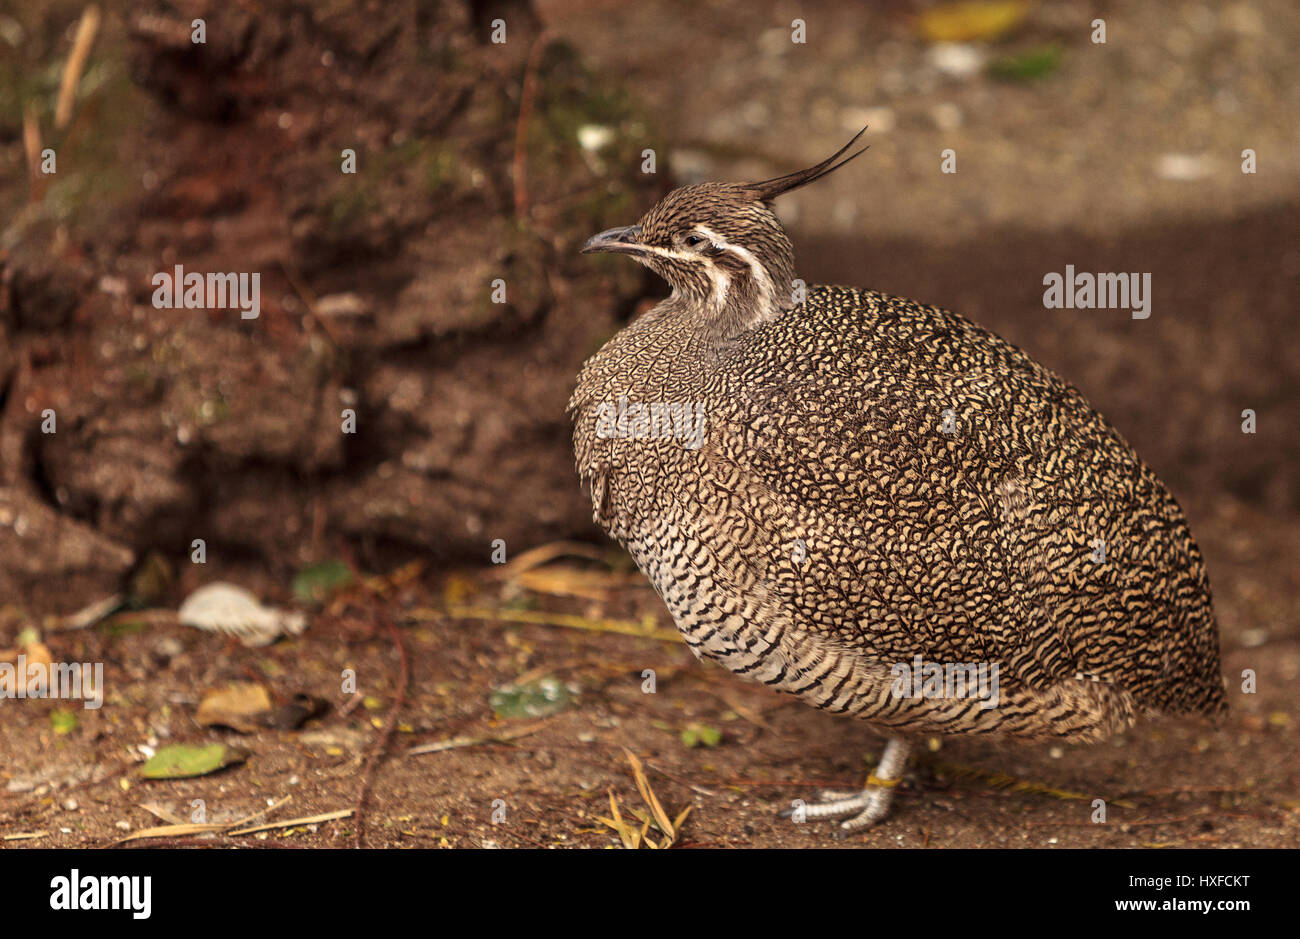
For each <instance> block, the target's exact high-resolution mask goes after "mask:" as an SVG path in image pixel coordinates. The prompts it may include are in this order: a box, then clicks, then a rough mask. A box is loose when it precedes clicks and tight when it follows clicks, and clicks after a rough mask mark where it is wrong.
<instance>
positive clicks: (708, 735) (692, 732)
mask: <svg viewBox="0 0 1300 939" xmlns="http://www.w3.org/2000/svg"><path fill="white" fill-rule="evenodd" d="M681 738H682V743H684V744H686V746H688V747H699V746H705V747H716V746H717V745H718V744H720V743H721V742H722V731H720V730H718V729H717V728H716V727H710V726H709V725H707V724H697V723H690V724H687V725H686V726H685V727H683V728H682V733H681Z"/></svg>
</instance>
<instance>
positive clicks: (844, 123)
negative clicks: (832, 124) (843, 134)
mask: <svg viewBox="0 0 1300 939" xmlns="http://www.w3.org/2000/svg"><path fill="white" fill-rule="evenodd" d="M896 123H897V120H896V119H895V117H894V109H893V108H887V107H875V108H845V109H844V110H843V111H841V112H840V126H841V127H843V128H844V129H845V130H852V131H859V130H862V128H863V127H866V128H867V129H868V130H872V131H875V132H876V133H880V134H887V133H889V132H890V131H891V130H893V129H894V125H895V124H896Z"/></svg>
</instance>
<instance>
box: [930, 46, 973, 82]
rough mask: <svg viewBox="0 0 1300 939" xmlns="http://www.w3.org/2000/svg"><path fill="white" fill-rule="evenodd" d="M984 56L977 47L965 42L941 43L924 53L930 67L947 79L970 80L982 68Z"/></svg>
mask: <svg viewBox="0 0 1300 939" xmlns="http://www.w3.org/2000/svg"><path fill="white" fill-rule="evenodd" d="M985 58H986V56H985V54H984V51H983V50H982V49H980V48H979V47H978V46H973V45H971V44H970V43H965V42H941V43H937V44H935V45H933V46H931V47H930V48H929V49H928V50H927V51H926V53H925V60H926V62H928V63H929V65H930V67H931V68H933V69H935V70H936V71H938V72H941V73H943V74H944V75H947V76H948V77H949V78H958V79H962V78H970V77H971V76H972V75H977V74H978V73H979V71H980V69H982V68H983V67H984V61H985Z"/></svg>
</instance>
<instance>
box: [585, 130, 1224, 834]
mask: <svg viewBox="0 0 1300 939" xmlns="http://www.w3.org/2000/svg"><path fill="white" fill-rule="evenodd" d="M855 139H856V138H855ZM842 152H843V151H841V153H842ZM838 155H839V154H837V155H836V156H838ZM855 155H856V154H855ZM834 159H835V158H834V157H832V159H831V161H826V162H825V163H823V164H819V165H818V166H817V167H813V168H811V169H810V170H807V171H803V173H800V174H791V176H789V177H781V178H779V179H777V180H772V181H768V182H767V183H758V184H749V185H741V186H733V185H724V184H720V183H707V184H704V185H700V186H688V187H685V188H682V189H678V190H675V191H674V192H672V193H670V194H669V195H668V196H667V197H666V198H665V199H664V200H663V201H662V202H661V203H660V204H659V205H657V206H655V207H654V208H653V209H651V210H650V211H649V212H648V213H647V214H646V216H645V217H644V218H643V219H642V220H641V222H640V224H639V225H637V226H633V227H631V228H627V229H614V230H612V231H610V232H604V233H602V234H600V235H597V236H595V237H594V238H592V239H591V240H590V241H589V242H588V244H587V246H586V250H589V251H601V250H603V251H615V252H618V253H626V254H631V255H632V256H634V257H635V258H637V259H638V260H640V261H642V262H643V263H645V264H646V265H647V266H649V267H651V268H652V269H654V270H656V271H657V272H658V273H660V274H661V275H662V276H663V277H665V279H667V280H668V282H669V283H670V284H671V285H672V287H673V293H672V295H671V296H670V297H669V298H668V299H666V300H664V301H663V302H662V303H660V304H659V305H658V306H656V307H655V308H654V309H652V310H650V311H649V312H647V313H645V314H644V315H642V316H641V317H640V318H638V319H637V320H636V321H635V322H633V323H632V324H631V325H630V326H628V327H627V328H626V329H624V330H623V331H622V332H620V333H619V334H618V335H616V336H615V337H614V338H613V339H611V340H610V341H609V342H608V343H607V344H606V345H605V346H604V348H602V349H601V350H600V351H599V352H598V353H597V354H596V355H594V356H593V357H592V358H591V359H589V360H588V361H587V363H586V364H585V365H584V367H583V370H582V373H581V375H580V376H579V378H578V384H577V389H576V390H575V392H574V394H573V398H572V400H571V402H570V412H571V414H572V416H573V418H574V421H575V430H574V444H575V451H576V455H577V463H578V472H579V475H580V477H581V479H582V481H583V482H584V483H585V484H586V485H587V486H589V487H590V491H591V497H592V505H593V509H594V517H595V520H596V521H597V523H598V524H600V525H601V526H602V527H603V528H604V529H605V530H606V531H607V532H609V534H610V535H611V536H613V537H614V538H616V539H618V541H619V542H620V543H622V544H623V545H624V546H625V547H626V548H627V550H628V552H629V553H630V554H631V555H632V557H633V559H634V560H635V561H636V563H637V565H638V567H639V568H640V569H641V570H642V571H643V572H644V573H645V575H646V576H647V577H648V578H649V580H650V582H651V583H652V584H653V585H654V586H655V589H656V590H658V592H659V594H660V595H661V596H662V597H663V599H664V602H665V603H666V604H667V606H668V609H669V611H670V612H671V613H672V615H673V618H674V620H675V621H676V623H677V625H678V627H679V628H680V629H681V631H682V633H683V634H684V636H685V638H686V641H687V642H688V643H689V644H690V646H691V648H692V649H693V650H694V651H695V653H696V654H697V655H699V656H702V657H704V658H709V659H712V660H714V661H717V662H719V663H720V664H722V665H724V666H726V667H727V668H729V669H730V670H732V671H734V672H736V673H738V674H740V675H743V676H745V677H746V678H749V679H752V680H756V681H762V682H764V683H766V684H769V685H771V686H773V687H776V688H778V689H780V690H782V691H786V692H789V693H791V694H794V695H797V696H799V697H800V698H802V699H803V700H804V701H806V702H808V703H809V704H812V705H814V706H815V707H819V708H823V709H825V710H828V711H831V712H834V713H840V714H847V715H851V716H854V717H858V718H861V719H863V720H866V721H868V722H870V723H871V724H872V725H874V726H876V727H878V728H881V729H882V731H884V732H885V733H886V734H887V735H889V736H891V738H893V742H891V744H890V746H889V747H888V748H887V750H886V753H885V757H884V759H883V760H882V764H881V768H880V769H878V770H877V772H876V774H874V776H873V779H872V781H871V785H869V786H868V788H867V789H866V790H865V791H864V792H863V793H859V794H854V795H845V794H832V795H831V801H830V802H829V803H828V804H826V805H820V806H810V807H808V808H807V810H806V811H805V814H806V816H807V817H819V816H837V815H845V814H850V815H853V816H854V817H853V818H851V819H850V820H849V821H847V822H845V823H844V825H843V827H844V828H846V829H852V828H855V827H860V826H862V825H865V824H870V823H871V822H873V821H875V820H876V819H878V818H880V817H882V816H883V815H884V813H885V811H886V809H887V806H888V801H889V798H888V797H889V793H890V792H891V791H892V790H891V788H890V787H892V785H893V784H894V783H895V782H897V779H898V775H899V773H900V772H901V770H902V767H903V764H904V762H905V760H906V751H907V744H906V741H907V740H908V739H909V737H911V736H912V735H915V734H918V733H924V734H934V733H997V734H1005V735H1009V736H1014V737H1021V738H1031V739H1032V738H1058V739H1063V740H1071V741H1081V742H1090V741H1096V740H1100V739H1103V738H1105V737H1106V736H1108V735H1110V734H1111V733H1114V732H1115V731H1117V730H1120V729H1123V728H1125V727H1127V726H1129V725H1130V724H1131V723H1132V721H1133V719H1134V717H1135V715H1137V714H1138V713H1140V712H1142V711H1144V710H1152V711H1167V712H1204V713H1214V712H1218V711H1221V710H1223V709H1224V707H1225V706H1226V704H1225V698H1224V686H1223V681H1222V678H1221V676H1220V673H1219V649H1218V637H1217V632H1216V628H1215V622H1214V614H1213V610H1212V607H1211V600H1210V588H1209V584H1208V581H1207V578H1206V574H1205V568H1204V564H1203V562H1202V559H1201V554H1200V551H1199V550H1198V549H1197V547H1196V544H1195V542H1194V541H1193V540H1192V537H1191V534H1190V533H1189V531H1188V529H1187V524H1186V521H1185V519H1184V517H1183V514H1182V512H1181V511H1180V509H1179V507H1178V505H1177V503H1176V502H1175V501H1174V499H1173V497H1172V496H1170V495H1169V493H1168V492H1167V491H1166V490H1165V488H1164V487H1163V486H1162V485H1161V483H1160V481H1159V480H1158V479H1156V477H1155V475H1154V474H1153V473H1152V471H1151V470H1150V468H1148V467H1147V466H1146V465H1145V464H1144V463H1143V462H1142V461H1141V459H1140V458H1139V457H1138V456H1137V454H1136V453H1134V451H1133V449H1132V448H1131V447H1130V446H1129V445H1128V443H1127V442H1126V441H1125V440H1124V439H1123V438H1122V437H1121V436H1120V435H1119V433H1118V432H1117V431H1116V430H1115V429H1114V428H1112V427H1111V426H1110V424H1109V423H1108V422H1107V421H1106V419H1105V418H1104V417H1102V416H1101V415H1100V414H1099V413H1097V412H1096V411H1095V410H1093V409H1092V408H1091V407H1090V406H1089V404H1088V402H1087V401H1086V400H1085V399H1084V397H1083V395H1082V394H1081V393H1080V392H1079V391H1077V390H1076V389H1075V388H1073V387H1072V386H1070V385H1069V384H1067V383H1066V382H1065V381H1063V380H1062V379H1061V378H1059V377H1058V376H1056V375H1055V374H1053V373H1052V372H1051V371H1049V370H1048V369H1046V368H1044V367H1043V366H1041V365H1039V364H1038V363H1037V362H1035V361H1034V360H1033V359H1031V358H1030V357H1029V356H1028V355H1026V354H1025V353H1024V352H1022V351H1021V350H1020V349H1017V348H1016V347H1015V346H1012V345H1011V344H1009V343H1007V342H1005V341H1003V340H1002V339H1000V338H999V337H997V336H995V335H993V334H992V333H990V332H988V331H986V330H984V329H981V328H980V327H979V326H976V325H975V324H973V323H971V322H969V321H968V320H966V319H964V318H962V317H960V316H957V315H955V314H953V313H949V312H946V311H944V310H940V309H936V308H934V307H930V306H925V305H923V304H919V303H916V302H913V301H911V300H904V299H899V298H896V297H889V296H885V295H882V294H879V293H873V292H868V291H859V290H853V289H846V288H841V287H812V288H809V289H808V290H807V292H806V296H802V295H801V294H800V292H799V284H798V283H797V282H796V281H795V280H794V261H793V251H792V249H791V247H790V242H789V239H788V238H787V237H786V235H785V233H784V231H783V230H782V229H781V226H780V224H779V223H778V222H777V220H776V218H775V216H774V215H773V214H772V212H771V210H770V206H769V204H768V202H769V201H770V200H771V199H772V198H774V197H775V196H776V195H779V194H780V192H781V191H785V189H788V188H792V187H793V186H794V185H801V184H803V183H804V182H807V181H810V180H811V179H815V178H817V177H818V176H820V175H824V174H825V172H829V170H830V169H831V168H834V167H832V166H831V163H832V161H833V160H834ZM637 405H640V406H642V407H641V408H640V409H639V408H638V407H637ZM696 418H699V419H700V420H699V421H698V422H697V421H696ZM917 656H920V661H924V662H928V663H938V664H940V665H950V666H960V665H969V664H984V665H986V666H987V665H991V664H993V663H996V665H997V674H998V683H999V687H998V695H997V697H996V706H992V707H990V706H987V703H988V702H987V701H983V702H981V700H980V699H977V698H975V697H971V696H961V695H955V694H952V693H950V692H951V689H950V688H945V689H944V692H945V693H944V694H943V695H942V696H937V697H936V696H928V695H922V696H915V695H907V694H905V693H900V691H899V687H898V684H897V683H896V682H895V678H896V677H897V676H898V674H899V671H898V668H899V666H900V664H901V665H906V666H912V665H913V664H914V663H916V662H917V661H918V660H917V659H916V657H917ZM981 704H983V705H985V706H981Z"/></svg>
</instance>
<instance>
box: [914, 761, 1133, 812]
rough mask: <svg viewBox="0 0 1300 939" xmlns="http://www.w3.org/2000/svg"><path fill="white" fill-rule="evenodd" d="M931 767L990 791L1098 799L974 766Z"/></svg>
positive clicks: (1129, 805)
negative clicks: (980, 782)
mask: <svg viewBox="0 0 1300 939" xmlns="http://www.w3.org/2000/svg"><path fill="white" fill-rule="evenodd" d="M931 766H932V767H933V768H934V770H935V771H936V772H941V773H947V774H949V775H951V776H957V777H960V778H966V779H982V780H984V782H985V783H987V784H988V786H989V788H990V789H1009V790H1011V791H1012V792H1027V793H1031V794H1032V795H1039V796H1050V797H1051V798H1053V799H1063V800H1072V801H1073V800H1082V801H1088V800H1091V799H1094V798H1096V796H1095V795H1089V794H1087V793H1083V792H1073V791H1071V790H1069V789H1057V788H1056V787H1054V786H1049V785H1047V784H1046V783H1040V782H1031V781H1028V780H1023V779H1017V778H1016V777H1015V776H1011V775H1008V774H1007V773H990V772H988V771H986V770H982V769H977V768H975V767H973V766H963V765H961V764H960V763H938V762H936V763H932V764H931ZM1110 804H1111V805H1118V806H1121V807H1122V808H1126V809H1133V808H1137V806H1136V805H1134V804H1133V803H1132V802H1128V801H1125V800H1123V799H1111V800H1110Z"/></svg>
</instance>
